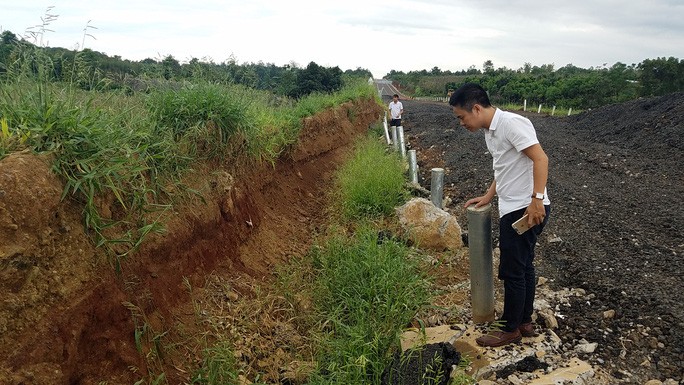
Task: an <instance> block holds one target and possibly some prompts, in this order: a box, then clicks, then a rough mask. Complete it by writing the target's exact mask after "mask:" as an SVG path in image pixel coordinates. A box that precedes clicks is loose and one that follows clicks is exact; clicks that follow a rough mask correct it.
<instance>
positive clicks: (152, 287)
mask: <svg viewBox="0 0 684 385" xmlns="http://www.w3.org/2000/svg"><path fill="white" fill-rule="evenodd" d="M382 110H383V108H382V107H381V106H378V105H377V104H376V103H375V102H374V101H362V102H355V103H346V104H344V105H342V106H339V107H337V108H335V109H332V110H329V111H326V112H324V113H321V114H318V115H316V116H314V117H311V118H307V119H306V120H305V122H304V127H303V130H302V133H301V135H300V142H299V144H298V145H297V146H296V147H295V148H293V150H292V151H291V152H290V153H289V154H287V155H285V156H283V157H282V159H281V160H279V161H278V162H277V163H276V164H275V165H271V164H249V165H247V166H245V165H242V166H241V167H239V168H238V167H236V166H234V165H233V164H234V163H236V162H235V161H234V160H232V161H226V162H225V163H224V164H213V165H197V166H196V167H195V170H194V172H193V173H192V175H191V176H190V177H189V179H190V180H189V181H188V182H187V183H188V184H189V185H190V187H191V188H193V189H196V190H199V191H200V192H201V193H202V196H203V198H204V201H203V200H201V199H199V198H197V197H195V198H191V197H189V198H187V199H186V200H184V201H183V202H182V203H181V204H178V205H176V206H174V208H173V212H172V213H170V214H169V215H167V217H166V218H165V220H164V222H165V227H166V229H167V231H166V233H165V234H163V235H153V236H150V238H149V239H148V240H147V241H146V243H145V244H144V245H143V247H142V248H141V249H140V250H139V251H138V252H137V253H136V254H135V255H133V256H132V257H130V258H129V259H128V260H127V261H126V262H124V264H123V266H122V273H121V274H116V273H115V271H114V269H113V267H112V266H111V264H110V263H109V261H108V260H107V258H106V257H105V256H104V254H103V252H102V251H101V250H100V249H97V248H95V247H94V246H93V244H92V242H91V241H90V240H89V238H88V236H87V235H86V232H85V231H84V228H83V225H82V215H81V207H80V206H78V205H77V204H76V203H74V202H72V201H70V200H68V199H67V200H64V201H62V200H60V197H61V194H62V190H63V187H64V185H63V182H62V181H61V180H60V179H59V178H58V177H56V176H55V175H54V174H52V172H51V171H50V159H49V158H47V157H45V156H36V155H34V154H30V153H15V154H11V155H9V156H8V157H6V158H4V159H3V160H1V161H0V357H1V359H0V383H1V384H97V383H100V382H101V381H106V383H107V384H110V385H111V384H131V383H133V382H135V381H137V380H139V379H140V378H143V377H145V376H146V374H147V373H151V372H155V373H160V372H164V373H166V376H167V380H168V381H169V383H181V382H187V381H188V377H189V374H188V371H189V368H187V367H186V368H181V367H178V362H180V361H181V360H174V359H172V358H169V359H165V360H157V361H151V360H149V359H146V357H144V354H141V353H140V352H139V351H138V348H139V346H138V347H136V340H135V338H134V336H135V330H136V324H137V326H138V327H139V330H140V327H141V325H142V324H143V323H144V324H145V325H146V327H148V328H149V329H151V330H157V331H162V330H171V329H172V328H173V327H174V324H176V323H178V322H179V320H181V319H182V318H183V311H184V310H183V309H185V308H187V307H188V304H189V303H191V301H190V294H189V291H188V286H192V287H193V288H201V287H202V286H203V285H204V284H205V282H206V281H207V277H208V276H209V275H210V274H220V275H222V276H226V277H239V276H245V277H249V279H252V280H254V279H256V280H259V279H264V280H267V279H268V277H269V275H270V273H271V272H272V270H273V267H274V266H276V265H278V264H280V263H282V262H283V261H287V260H288V259H289V258H290V257H292V256H298V255H302V254H303V253H305V252H306V251H307V250H308V248H309V246H310V244H311V241H312V233H315V232H316V231H317V229H319V228H322V227H324V226H325V224H326V221H327V218H326V214H325V213H324V211H323V210H322V209H323V207H324V206H325V205H326V202H325V201H324V200H325V199H326V195H327V192H328V191H329V190H330V189H331V187H332V186H333V183H334V174H333V173H334V171H335V169H336V167H337V166H338V165H339V164H340V163H341V162H342V161H343V159H345V157H346V156H347V154H348V152H349V148H350V145H351V143H352V141H353V139H354V138H356V137H358V136H359V135H360V134H362V133H364V132H365V131H366V130H367V129H368V127H369V125H370V124H372V123H374V122H376V121H377V120H378V117H379V116H380V114H381V113H382ZM106 206H107V205H106V204H103V208H104V209H105V211H106V209H107V208H108V207H106ZM110 209H112V210H114V208H110ZM147 341H149V339H148V340H147ZM143 352H145V349H143ZM148 358H149V357H148ZM150 362H162V363H161V364H160V365H162V366H163V367H161V368H150V367H148V366H149V365H150ZM153 369H154V370H153Z"/></svg>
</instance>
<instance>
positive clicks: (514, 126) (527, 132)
mask: <svg viewBox="0 0 684 385" xmlns="http://www.w3.org/2000/svg"><path fill="white" fill-rule="evenodd" d="M506 139H508V141H509V142H511V144H512V145H513V147H515V149H516V150H517V151H518V152H521V151H522V150H524V149H526V148H528V147H530V146H532V145H534V144H537V143H539V140H538V139H537V133H536V132H535V130H534V126H533V125H532V122H530V120H529V119H527V118H525V117H523V116H517V117H515V118H513V119H511V120H510V122H509V125H508V127H507V130H506Z"/></svg>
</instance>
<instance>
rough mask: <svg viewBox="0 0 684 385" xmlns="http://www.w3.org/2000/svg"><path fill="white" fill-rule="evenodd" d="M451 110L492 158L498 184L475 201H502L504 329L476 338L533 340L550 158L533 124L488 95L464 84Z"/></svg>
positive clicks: (486, 342) (493, 342) (497, 342)
mask: <svg viewBox="0 0 684 385" xmlns="http://www.w3.org/2000/svg"><path fill="white" fill-rule="evenodd" d="M449 105H451V106H452V107H453V111H454V115H456V117H457V118H458V120H459V121H460V123H461V125H462V126H463V127H465V128H466V129H467V130H468V131H470V132H477V131H479V130H480V129H482V130H483V131H484V137H485V142H486V143H487V149H488V150H489V152H490V153H491V154H492V158H493V168H494V181H493V182H492V184H491V185H490V187H489V189H487V192H486V193H485V194H484V195H482V196H479V197H476V198H472V199H470V200H468V201H467V202H466V203H465V207H468V206H470V205H472V204H474V205H475V207H480V206H483V205H486V204H488V203H490V202H491V201H492V200H493V199H494V195H497V196H498V197H499V216H500V220H499V250H500V251H501V257H500V261H499V279H501V280H503V283H504V309H503V314H501V317H500V321H501V325H502V326H501V330H494V331H490V332H489V333H487V334H486V335H484V336H481V337H479V338H477V339H476V341H477V343H478V344H479V345H481V346H502V345H506V344H509V343H514V342H518V341H520V340H521V338H522V337H531V336H534V335H535V332H534V327H533V325H532V312H533V305H534V295H535V287H536V277H535V271H534V265H533V260H534V246H535V243H536V242H537V237H538V236H539V235H540V234H541V232H542V229H543V228H544V226H545V225H546V222H547V220H548V218H549V213H550V211H551V206H550V205H551V202H550V201H549V197H548V195H547V192H546V181H547V178H548V173H549V159H548V157H547V156H546V153H545V152H544V150H543V149H542V147H541V145H540V144H539V141H538V140H537V134H536V132H535V130H534V126H533V125H532V122H530V120H529V119H527V118H525V117H523V116H520V115H517V114H514V113H511V112H507V111H502V110H500V109H498V108H496V107H494V106H492V105H491V104H490V102H489V97H488V96H487V92H485V90H484V89H482V87H480V86H479V85H477V84H474V83H466V84H465V85H463V86H462V87H460V88H459V89H457V90H456V91H454V93H453V94H452V95H451V98H450V99H449ZM526 214H527V215H528V218H527V223H528V225H529V226H530V227H531V228H530V229H529V230H528V231H526V232H524V233H523V234H521V235H519V234H518V233H517V232H516V231H515V230H514V229H513V228H512V226H511V225H512V224H513V222H515V221H517V220H518V219H520V218H522V217H523V215H526Z"/></svg>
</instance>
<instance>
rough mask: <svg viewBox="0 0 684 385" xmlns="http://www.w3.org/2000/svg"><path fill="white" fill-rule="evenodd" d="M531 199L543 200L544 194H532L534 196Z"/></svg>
mask: <svg viewBox="0 0 684 385" xmlns="http://www.w3.org/2000/svg"><path fill="white" fill-rule="evenodd" d="M532 198H536V199H540V200H544V194H543V193H534V195H532Z"/></svg>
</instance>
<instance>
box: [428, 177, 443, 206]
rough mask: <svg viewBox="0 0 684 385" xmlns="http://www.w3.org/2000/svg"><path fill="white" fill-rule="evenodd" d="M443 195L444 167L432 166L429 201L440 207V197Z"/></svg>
mask: <svg viewBox="0 0 684 385" xmlns="http://www.w3.org/2000/svg"><path fill="white" fill-rule="evenodd" d="M443 196H444V169H443V168H433V169H432V179H431V180H430V201H432V204H434V205H435V206H437V207H438V208H440V209H441V208H442V197H443Z"/></svg>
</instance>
